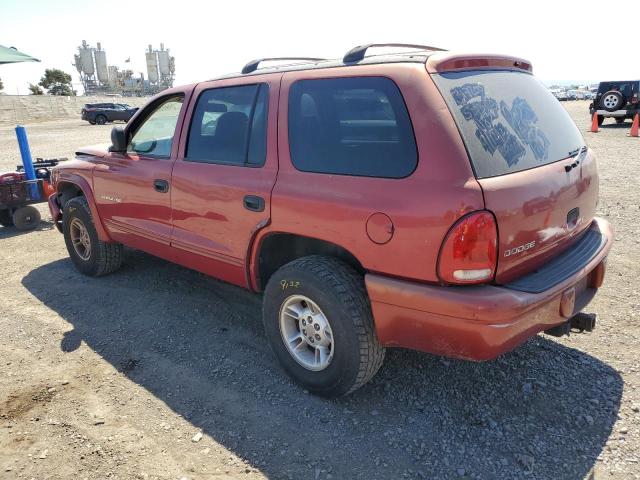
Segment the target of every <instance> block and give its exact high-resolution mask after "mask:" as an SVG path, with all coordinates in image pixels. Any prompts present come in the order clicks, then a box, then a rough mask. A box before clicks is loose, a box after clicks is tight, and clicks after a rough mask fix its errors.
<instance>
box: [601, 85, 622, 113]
mask: <svg viewBox="0 0 640 480" xmlns="http://www.w3.org/2000/svg"><path fill="white" fill-rule="evenodd" d="M609 95H615V96H616V98H617V99H618V103H617V104H616V106H615V107H607V106H605V104H604V99H605V98H607V97H608V96H609ZM623 105H624V97H623V96H622V94H621V93H620V92H616V91H615V90H611V91H608V92H606V93H605V94H603V95H602V98H601V100H600V106H601V107H602V108H604V109H605V110H606V111H608V112H614V111H616V110H619V109H621V108H622V107H623Z"/></svg>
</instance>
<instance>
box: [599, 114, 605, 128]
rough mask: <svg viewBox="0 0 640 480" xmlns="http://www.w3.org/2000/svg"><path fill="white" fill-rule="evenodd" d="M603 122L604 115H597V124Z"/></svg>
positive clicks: (600, 124)
mask: <svg viewBox="0 0 640 480" xmlns="http://www.w3.org/2000/svg"><path fill="white" fill-rule="evenodd" d="M603 123H604V115H598V126H599V127H601V126H602V124H603Z"/></svg>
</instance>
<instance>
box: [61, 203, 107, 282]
mask: <svg viewBox="0 0 640 480" xmlns="http://www.w3.org/2000/svg"><path fill="white" fill-rule="evenodd" d="M74 218H77V219H79V220H80V221H81V222H82V223H83V224H84V226H85V228H86V229H87V232H88V234H89V239H90V241H91V255H90V256H89V259H88V260H83V259H82V258H80V256H79V255H78V254H77V253H76V250H75V248H73V243H72V242H71V235H70V226H71V221H72V220H73V219H74ZM62 232H63V234H64V243H65V245H66V246H67V251H68V252H69V257H71V260H72V261H73V263H74V265H75V266H76V268H77V269H78V270H80V272H82V273H84V274H87V275H94V274H95V272H97V271H98V267H99V265H98V253H99V252H98V248H99V243H98V240H99V239H98V233H97V232H96V229H95V227H94V226H93V220H92V218H91V213H90V212H89V211H88V208H87V206H86V203H84V202H82V201H81V200H78V198H73V199H71V200H69V201H68V202H67V204H66V205H65V207H64V215H63V222H62Z"/></svg>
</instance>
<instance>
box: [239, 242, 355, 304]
mask: <svg viewBox="0 0 640 480" xmlns="http://www.w3.org/2000/svg"><path fill="white" fill-rule="evenodd" d="M255 244H256V246H255V250H254V254H253V258H252V261H251V264H250V273H249V274H250V282H251V285H250V286H251V287H252V289H253V290H255V291H262V290H264V288H265V286H266V285H267V282H268V281H269V278H270V277H271V275H273V274H274V273H275V272H276V271H277V270H278V269H279V268H280V267H282V266H283V265H286V264H287V263H289V262H292V261H293V260H296V259H297V258H301V257H306V256H309V255H327V256H330V257H335V258H339V259H340V260H342V261H344V262H345V263H347V264H349V265H351V266H352V267H353V268H355V269H356V270H357V271H359V272H362V273H364V272H365V268H364V267H363V266H362V263H361V262H360V260H358V258H357V257H356V256H355V255H354V254H353V253H351V252H350V251H349V250H347V249H346V248H344V247H342V246H341V245H339V244H337V243H333V242H329V241H327V240H322V239H319V238H314V237H307V236H304V235H299V234H295V233H288V232H268V233H266V234H265V235H264V236H262V237H261V238H259V239H258V240H257V241H256V242H255Z"/></svg>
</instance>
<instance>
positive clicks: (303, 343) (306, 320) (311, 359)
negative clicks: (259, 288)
mask: <svg viewBox="0 0 640 480" xmlns="http://www.w3.org/2000/svg"><path fill="white" fill-rule="evenodd" d="M280 334H281V335H282V341H283V342H284V344H285V346H286V347H287V350H288V351H289V354H290V355H291V356H292V357H293V359H294V360H295V361H296V362H298V363H299V364H300V365H302V366H303V367H304V368H306V369H307V370H312V371H315V372H317V371H320V370H324V369H325V368H327V367H328V366H329V364H330V363H331V360H332V359H333V352H334V350H335V346H334V341H333V332H332V331H331V325H330V324H329V320H328V319H327V317H326V315H325V314H324V312H323V311H322V310H321V309H320V307H318V305H317V304H316V303H315V302H314V301H313V300H311V299H310V298H308V297H305V296H304V295H292V296H291V297H289V298H287V299H286V300H285V301H284V302H283V303H282V306H281V307H280Z"/></svg>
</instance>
